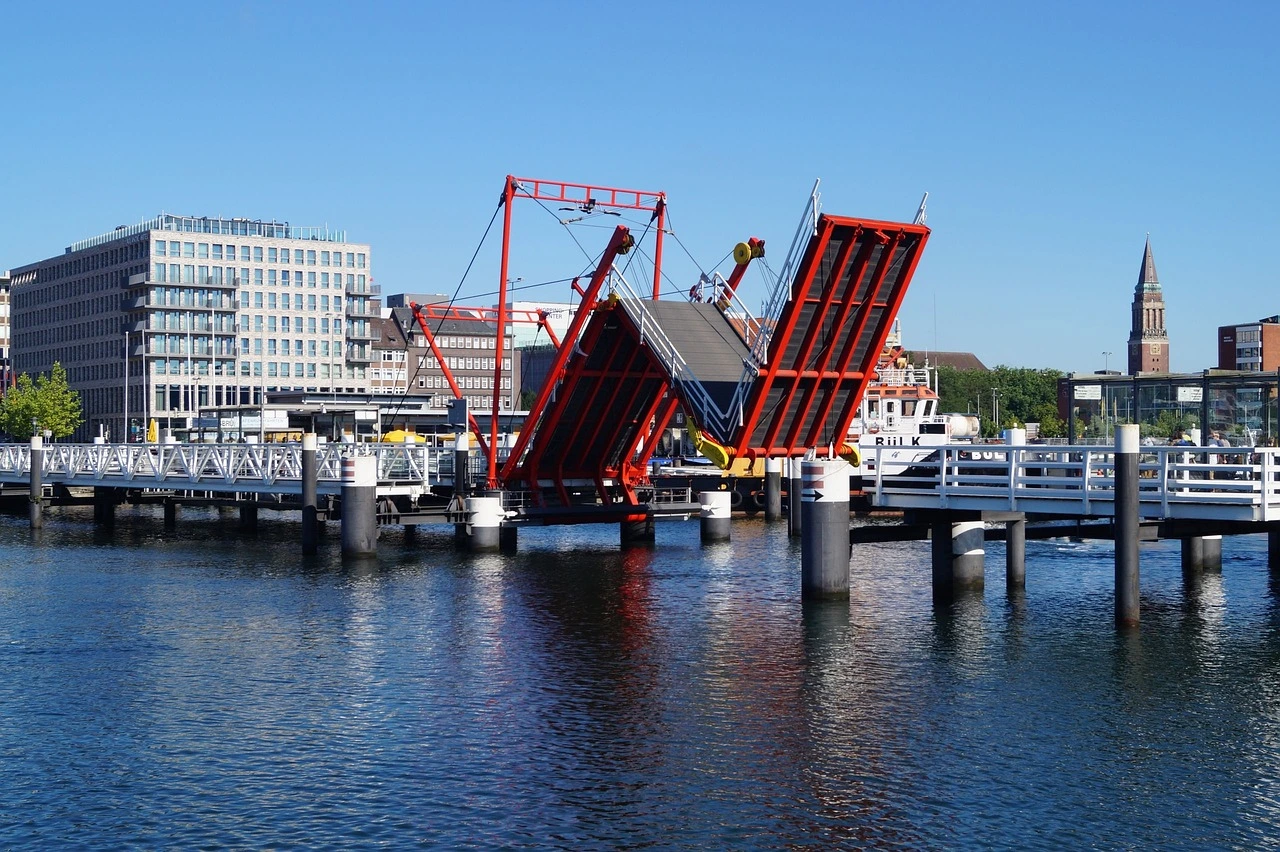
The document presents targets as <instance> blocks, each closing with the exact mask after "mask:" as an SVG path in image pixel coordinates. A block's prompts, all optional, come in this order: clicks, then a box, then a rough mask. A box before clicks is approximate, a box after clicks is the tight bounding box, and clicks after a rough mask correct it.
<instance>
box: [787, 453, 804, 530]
mask: <svg viewBox="0 0 1280 852" xmlns="http://www.w3.org/2000/svg"><path fill="white" fill-rule="evenodd" d="M802 464H803V462H802V461H801V460H800V459H787V465H788V467H789V470H788V472H787V535H789V536H791V537H792V538H796V537H798V536H799V535H800V525H801V521H800V504H801V502H802V500H801V499H800V491H801V488H800V482H801V471H800V466H801V465H802Z"/></svg>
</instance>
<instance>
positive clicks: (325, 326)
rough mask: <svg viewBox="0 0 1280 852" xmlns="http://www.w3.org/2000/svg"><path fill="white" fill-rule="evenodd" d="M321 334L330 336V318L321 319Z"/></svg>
mask: <svg viewBox="0 0 1280 852" xmlns="http://www.w3.org/2000/svg"><path fill="white" fill-rule="evenodd" d="M320 333H321V334H328V333H329V318H328V317H321V318H320Z"/></svg>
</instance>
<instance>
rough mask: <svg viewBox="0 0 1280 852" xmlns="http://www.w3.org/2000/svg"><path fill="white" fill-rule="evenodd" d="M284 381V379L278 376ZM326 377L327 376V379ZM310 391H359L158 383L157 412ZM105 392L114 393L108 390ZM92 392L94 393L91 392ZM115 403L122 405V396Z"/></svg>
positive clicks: (245, 402) (254, 402)
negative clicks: (283, 392) (265, 393)
mask: <svg viewBox="0 0 1280 852" xmlns="http://www.w3.org/2000/svg"><path fill="white" fill-rule="evenodd" d="M359 372H360V373H361V375H360V376H359V377H358V378H364V376H363V372H364V371H363V369H361V370H360V371H359ZM279 377H280V378H283V376H282V375H281V376H279ZM326 378H327V377H326ZM334 378H337V379H342V378H343V377H342V376H334ZM347 378H357V377H356V376H348V377H347ZM304 389H305V390H307V391H309V392H311V393H316V392H323V393H329V392H330V391H332V392H335V393H336V392H341V391H345V392H348V393H357V392H359V390H360V389H359V388H356V387H343V388H334V387H327V386H316V385H312V386H310V387H305V388H304V387H303V386H302V385H298V386H290V385H283V386H267V387H263V386H262V385H239V386H236V385H226V386H224V385H213V386H212V387H210V386H209V385H191V384H185V383H184V384H172V385H166V384H159V385H156V386H155V387H154V388H153V389H152V390H153V400H152V401H153V404H154V409H153V410H154V411H194V410H195V408H196V405H199V407H201V408H206V407H208V406H211V405H212V406H215V407H218V408H221V407H223V406H232V405H246V406H247V405H260V404H261V403H262V395H263V392H264V391H265V392H267V393H275V392H276V391H300V390H304ZM105 390H111V389H110V388H107V389H105ZM90 393H92V391H90ZM116 396H117V398H116V400H115V402H114V403H113V404H115V405H119V399H118V396H119V394H118V393H117V395H116Z"/></svg>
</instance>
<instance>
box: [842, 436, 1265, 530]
mask: <svg viewBox="0 0 1280 852" xmlns="http://www.w3.org/2000/svg"><path fill="white" fill-rule="evenodd" d="M892 449H893V448H892V447H885V448H884V450H892ZM880 454H881V449H880V448H876V450H875V452H874V454H873V455H872V456H871V460H872V461H873V462H875V467H876V471H877V474H876V477H875V478H874V479H870V480H864V482H863V488H864V489H865V490H866V491H867V492H868V494H869V496H870V498H871V504H872V506H874V507H875V508H879V509H902V510H908V511H909V510H929V509H934V510H946V511H951V512H999V513H1011V512H1016V513H1021V514H1025V515H1027V516H1046V517H1054V518H1071V517H1077V518H1110V517H1114V515H1115V486H1116V479H1115V450H1114V448H1112V447H1099V446H1071V447H1066V446H1064V447H1055V446H1044V445H1027V446H1008V445H990V444H984V445H977V444H951V445H947V446H943V447H939V449H938V452H937V454H936V455H934V456H933V457H932V458H930V459H927V460H925V461H923V462H920V463H918V464H917V465H915V466H914V467H912V468H910V469H908V471H907V472H906V474H905V475H901V476H891V477H885V476H884V475H883V467H882V466H881V465H880V464H879V456H880ZM1138 512H1139V515H1140V516H1141V517H1142V518H1144V519H1149V520H1198V521H1223V522H1245V523H1265V522H1270V521H1280V449H1276V448H1274V447H1181V446H1169V447H1142V448H1141V452H1140V454H1139V465H1138Z"/></svg>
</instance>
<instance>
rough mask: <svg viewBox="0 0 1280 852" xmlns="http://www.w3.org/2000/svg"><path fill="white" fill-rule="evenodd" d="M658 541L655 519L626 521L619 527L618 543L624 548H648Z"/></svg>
mask: <svg viewBox="0 0 1280 852" xmlns="http://www.w3.org/2000/svg"><path fill="white" fill-rule="evenodd" d="M656 539H657V537H656V536H655V535H654V530H653V518H649V517H645V518H640V519H638V520H626V521H623V522H622V523H621V524H619V525H618V541H619V543H620V544H621V545H622V546H623V547H647V546H651V545H652V544H653V543H654V541H656Z"/></svg>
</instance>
